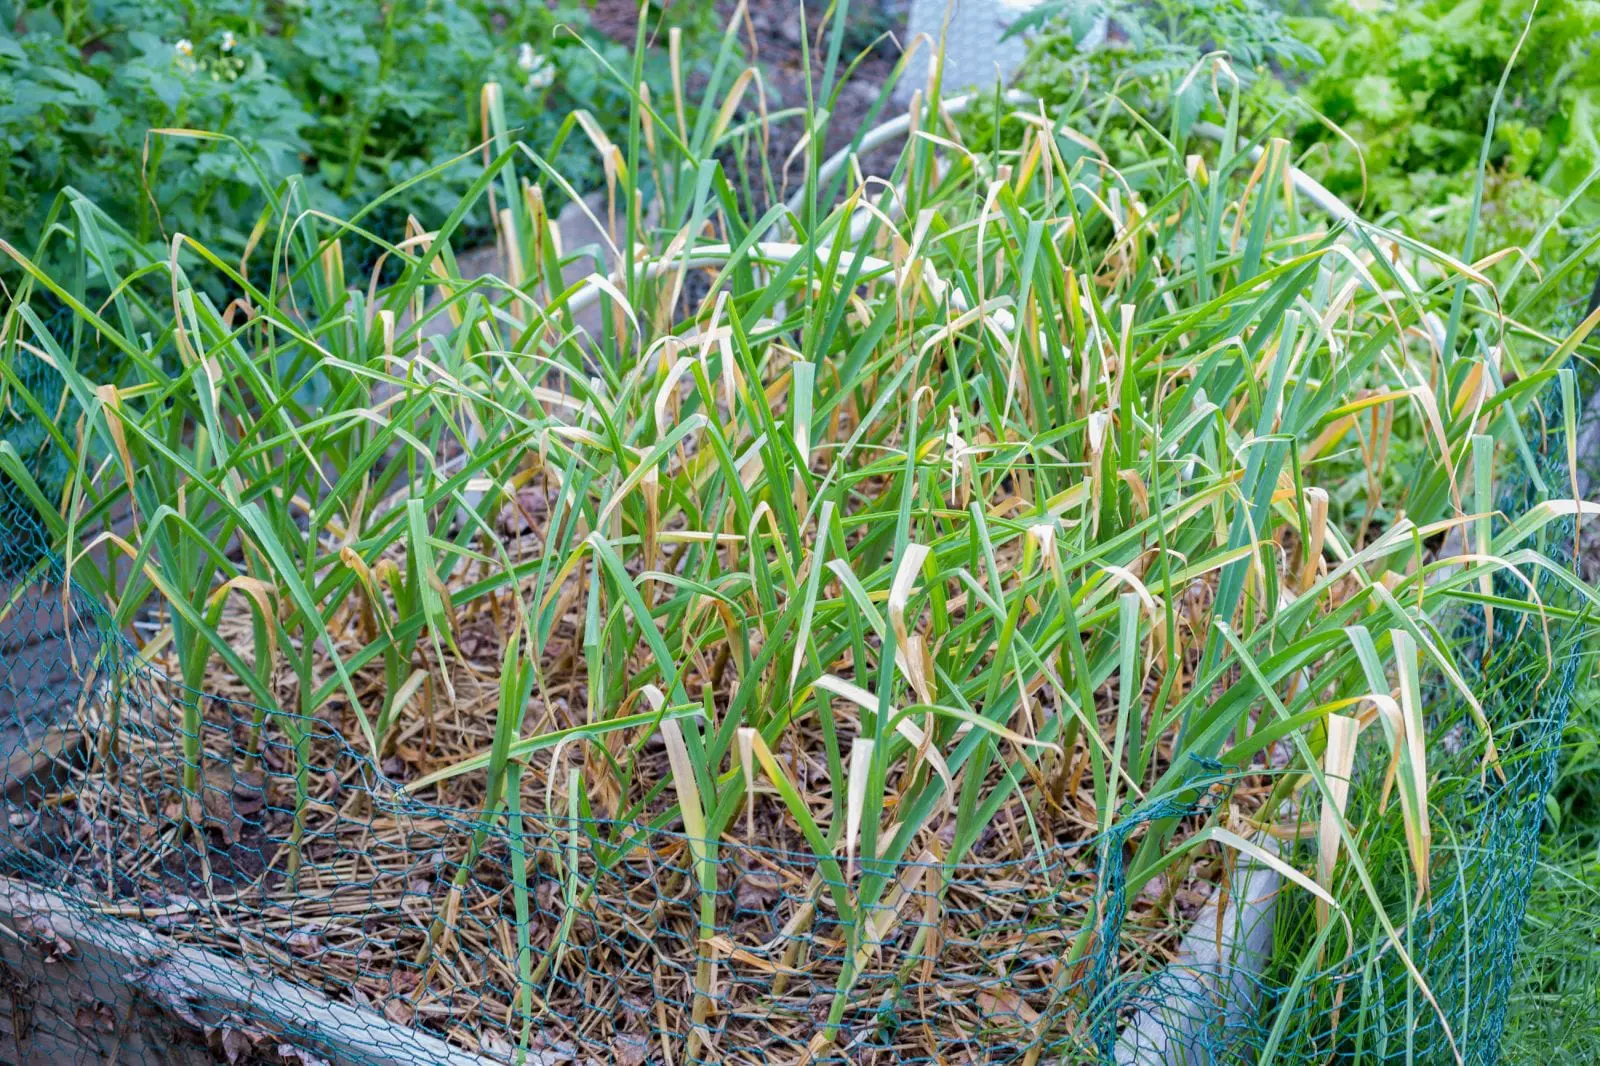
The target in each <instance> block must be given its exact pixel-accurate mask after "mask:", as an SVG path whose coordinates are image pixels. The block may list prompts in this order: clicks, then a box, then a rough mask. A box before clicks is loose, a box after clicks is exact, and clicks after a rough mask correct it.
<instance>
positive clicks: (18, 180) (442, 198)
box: [0, 0, 709, 261]
mask: <svg viewBox="0 0 1600 1066" xmlns="http://www.w3.org/2000/svg"><path fill="white" fill-rule="evenodd" d="M708 10H709V5H706V4H698V3H688V4H682V5H675V6H674V9H673V11H672V13H671V15H670V17H667V16H666V15H664V13H663V12H660V11H656V12H654V14H653V16H652V17H653V21H652V23H651V25H652V26H654V27H656V28H658V29H661V30H662V31H663V32H664V27H665V25H680V26H681V25H683V24H685V23H687V24H689V25H691V26H694V25H698V22H697V21H696V20H697V19H699V18H700V17H701V16H702V15H703V14H704V13H705V12H706V11H708ZM587 17H588V16H587V11H586V9H585V8H584V7H583V6H581V5H580V4H578V3H575V2H570V0H569V2H564V3H562V4H558V5H555V6H546V5H543V4H531V5H530V4H513V3H502V2H498V0H428V2H423V0H400V2H397V3H392V4H382V5H379V4H375V3H371V2H368V0H316V2H315V3H305V2H301V3H286V4H281V5H263V4H261V3H259V2H257V0H229V2H225V3H218V4H204V5H192V4H180V3H176V2H170V0H108V2H105V3H95V4H79V3H73V2H63V3H54V4H48V5H43V6H35V5H17V6H13V5H12V4H11V3H9V2H5V3H0V148H3V149H4V153H3V155H4V158H3V159H0V216H3V217H5V218H6V219H7V220H8V224H9V228H8V234H9V235H10V236H11V237H13V238H19V237H24V238H25V239H29V240H31V239H36V238H37V235H38V231H39V228H40V227H41V226H42V225H43V224H44V222H45V218H46V214H47V211H48V209H49V206H50V204H51V202H52V200H53V198H54V196H55V194H56V193H57V191H58V190H60V189H62V188H64V187H68V186H70V187H72V188H74V189H76V190H78V191H79V192H81V193H83V194H84V195H85V196H86V197H88V198H89V199H91V200H93V201H94V202H95V203H96V204H98V205H99V206H100V207H101V208H102V210H104V211H105V212H107V214H109V215H110V216H111V217H112V218H114V219H115V220H116V221H117V222H118V223H119V224H120V225H122V226H124V227H126V228H127V229H128V231H129V232H130V233H132V234H133V235H134V236H135V237H136V238H137V239H138V240H139V241H140V242H142V243H148V244H151V245H152V246H153V245H155V244H160V243H163V242H164V241H165V240H166V239H167V238H169V237H170V236H171V235H172V234H174V233H188V234H196V233H205V234H207V235H208V239H209V241H210V242H211V243H212V244H213V245H214V246H215V247H216V248H217V250H218V251H219V252H225V253H226V254H227V256H228V258H229V259H231V260H234V261H237V259H238V257H239V254H240V253H241V252H242V251H243V250H244V249H245V247H246V246H247V245H248V244H249V242H250V237H251V234H252V232H253V231H254V230H255V228H256V226H257V224H258V221H259V220H260V215H261V212H262V211H263V209H264V208H265V207H266V206H267V203H268V201H267V199H266V198H264V197H263V196H262V194H261V190H260V181H259V176H258V174H257V173H256V172H255V171H254V169H253V167H252V165H251V160H253V161H254V163H255V165H257V166H259V167H260V168H261V170H262V171H264V172H265V173H266V174H267V175H268V176H269V178H271V179H274V180H276V179H281V178H283V177H287V176H289V175H291V174H293V175H300V176H301V177H302V178H303V185H302V203H301V206H302V208H314V209H316V210H320V211H324V212H327V213H329V214H332V215H336V216H341V217H348V216H349V215H352V214H354V213H355V212H356V211H357V210H359V209H361V208H363V207H365V206H366V205H367V204H368V203H369V202H370V201H371V200H373V199H374V198H376V197H377V196H378V195H379V194H380V193H383V192H385V191H387V190H390V189H392V188H394V187H395V186H397V185H401V184H402V183H404V182H405V181H406V180H407V179H410V178H413V177H415V176H417V175H419V174H421V173H423V172H424V171H426V170H428V169H429V168H430V167H432V166H435V165H436V164H439V163H441V162H444V161H446V160H449V159H451V158H453V157H456V156H459V155H462V154H464V153H466V152H467V151H468V150H469V149H470V148H472V147H473V146H474V145H476V144H478V143H479V142H480V141H481V139H482V137H483V136H484V134H483V124H482V121H481V115H480V114H479V111H478V107H477V92H478V88H479V86H480V85H482V83H483V82H484V81H486V80H498V81H500V82H501V83H502V84H504V85H505V86H506V87H507V91H506V96H505V108H506V115H507V119H508V121H509V122H510V124H511V125H512V126H513V127H514V128H516V129H517V130H518V131H519V133H520V134H521V135H522V136H525V137H527V138H529V139H530V140H532V141H534V142H536V143H542V144H548V143H551V141H552V140H553V139H554V137H555V135H556V132H557V127H558V126H559V125H560V122H561V119H562V118H563V117H564V116H565V115H566V114H567V113H568V112H570V111H572V110H574V109H577V108H583V109H586V110H588V111H589V112H590V113H592V114H593V115H594V116H595V117H596V120H597V121H598V122H600V123H601V124H603V125H607V126H610V125H614V124H615V123H616V122H617V121H618V120H619V119H620V117H621V116H622V115H623V114H624V113H625V111H626V109H627V106H628V94H627V92H626V91H625V90H624V89H623V88H622V87H620V86H619V85H617V83H616V82H615V81H614V80H613V79H611V78H610V77H608V76H607V75H606V67H607V65H608V64H611V65H623V66H625V65H626V63H627V56H628V49H627V47H626V46H625V45H620V44H617V43H615V42H611V41H608V40H606V39H605V38H603V37H600V36H599V35H596V34H592V33H586V32H585V27H586V23H587ZM663 19H665V20H666V21H665V22H663ZM580 34H581V35H582V37H581V38H580V36H579V35H580ZM686 52H687V53H688V55H687V59H686V62H692V61H693V60H694V57H695V56H696V55H697V52H696V50H695V48H694V45H693V43H692V39H691V43H690V45H689V47H688V48H687V49H686ZM643 73H644V76H645V78H646V80H647V81H648V82H649V83H650V84H651V85H652V87H653V89H654V90H655V91H656V92H657V93H658V95H662V94H664V93H665V92H666V90H667V82H668V70H667V62H666V60H665V58H655V59H652V61H651V62H650V63H648V64H647V65H646V68H645V70H644V72H643ZM162 129H197V130H204V131H207V132H208V133H216V134H226V135H227V136H229V137H231V138H233V141H234V142H236V145H237V146H236V145H235V144H234V143H225V142H221V141H217V140H213V139H197V138H194V137H186V136H180V135H171V134H162V133H159V132H157V133H151V131H152V130H157V131H159V130H162ZM238 146H242V147H243V149H244V150H245V153H247V154H241V152H240V151H239V147H238ZM555 161H556V162H558V163H559V164H560V167H561V171H562V173H563V174H564V175H565V176H566V178H567V180H568V182H569V183H570V184H572V185H573V186H575V187H576V188H578V189H579V190H583V191H587V190H589V189H592V188H595V187H597V186H599V185H600V184H602V180H603V170H602V167H601V162H600V159H599V157H598V155H597V154H596V153H595V152H594V150H593V148H592V146H591V145H589V144H588V143H587V142H586V141H583V140H582V139H581V138H578V139H572V140H570V141H568V142H567V143H566V146H565V150H563V151H561V152H560V153H558V154H557V156H556V157H555ZM481 169H482V161H481V159H479V158H478V157H475V156H469V157H467V158H465V159H463V160H462V161H461V162H460V163H459V164H457V165H456V166H455V167H454V168H453V169H452V170H451V171H450V172H449V173H448V174H446V175H444V176H440V177H435V178H432V179H430V180H429V181H427V182H422V183H418V184H414V185H410V186H408V187H407V188H405V189H404V190H402V191H400V192H399V193H398V194H397V195H395V196H394V197H393V198H391V199H390V200H388V201H387V202H386V203H385V205H384V207H383V209H382V214H383V218H384V219H385V220H386V221H388V222H389V223H391V224H398V223H400V222H403V220H404V219H405V217H406V215H407V214H415V215H416V216H417V217H418V218H419V219H422V220H424V221H425V223H426V224H428V225H430V226H431V225H434V224H436V223H438V222H440V221H442V220H443V219H444V218H446V217H448V215H449V213H450V209H451V208H452V207H453V206H454V205H455V204H456V203H457V202H458V201H459V199H460V198H461V196H462V195H463V193H464V192H465V191H466V189H467V188H469V187H470V185H471V183H472V181H473V179H474V178H475V177H476V176H477V175H478V174H479V173H480V172H481ZM470 224H471V226H472V227H473V232H474V233H476V234H477V235H478V236H480V237H481V236H486V235H487V234H488V233H489V231H490V228H491V227H490V220H489V219H488V218H487V217H482V216H477V217H474V218H473V219H471V220H470Z"/></svg>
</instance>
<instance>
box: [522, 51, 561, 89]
mask: <svg viewBox="0 0 1600 1066" xmlns="http://www.w3.org/2000/svg"><path fill="white" fill-rule="evenodd" d="M555 80H556V68H555V67H553V66H551V65H550V61H549V60H547V59H545V58H544V57H543V56H540V57H538V59H536V60H535V61H534V64H533V69H532V70H531V71H530V72H529V74H528V91H529V92H530V93H534V92H539V91H540V90H541V89H548V88H550V86H551V85H553V84H555Z"/></svg>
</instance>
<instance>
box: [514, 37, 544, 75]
mask: <svg viewBox="0 0 1600 1066" xmlns="http://www.w3.org/2000/svg"><path fill="white" fill-rule="evenodd" d="M538 63H539V53H537V52H535V51H534V50H533V45H531V44H529V43H528V42H527V41H523V42H522V43H521V44H519V45H517V66H519V67H521V68H522V69H523V70H524V71H526V72H527V73H529V74H532V73H533V68H534V67H535V66H537V65H538Z"/></svg>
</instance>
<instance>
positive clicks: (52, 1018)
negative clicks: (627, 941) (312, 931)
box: [0, 877, 494, 1066]
mask: <svg viewBox="0 0 1600 1066" xmlns="http://www.w3.org/2000/svg"><path fill="white" fill-rule="evenodd" d="M0 963H3V968H4V974H0V977H3V978H4V982H5V983H4V986H0V987H3V988H4V990H6V991H10V993H11V1008H10V1010H9V1011H8V1010H7V1009H6V1004H5V1002H4V1000H3V999H0V1062H4V1063H18V1064H23V1063H26V1064H28V1066H32V1064H34V1063H40V1064H43V1063H85V1064H89V1063H108V1064H109V1063H116V1064H119V1066H132V1064H144V1063H151V1064H153V1063H172V1064H174V1066H194V1064H199V1063H212V1062H216V1061H218V1058H217V1057H216V1055H215V1054H214V1053H213V1052H212V1051H211V1050H208V1046H207V1038H206V1035H205V1033H206V1030H208V1029H209V1030H212V1031H213V1034H218V1033H221V1032H222V1031H223V1030H228V1029H232V1030H235V1031H236V1032H238V1033H239V1037H238V1039H237V1040H236V1041H235V1044H236V1046H238V1047H240V1048H241V1049H242V1054H243V1056H244V1057H241V1058H240V1060H239V1061H240V1062H241V1063H244V1062H250V1061H262V1059H258V1058H256V1057H255V1055H254V1054H253V1050H254V1049H255V1048H259V1049H260V1050H261V1051H262V1052H264V1053H267V1054H270V1056H271V1057H270V1058H267V1059H265V1061H283V1060H282V1058H281V1057H279V1056H278V1054H277V1050H278V1047H279V1045H280V1044H287V1045H290V1046H292V1047H294V1048H298V1049H302V1050H303V1051H306V1052H309V1053H311V1054H312V1055H315V1056H318V1057H320V1058H323V1059H326V1060H327V1061H328V1062H330V1063H335V1064H340V1063H352V1064H356V1063H359V1064H361V1066H415V1064H419V1063H427V1064H438V1066H494V1064H493V1063H492V1060H489V1059H486V1058H483V1057H481V1056H479V1055H475V1054H471V1053H469V1052H465V1051H462V1050H459V1049H458V1048H455V1047H453V1046H452V1045H450V1044H448V1043H446V1042H445V1041H443V1040H441V1039H439V1038H438V1037H436V1036H433V1035H431V1034H428V1033H422V1032H418V1031H416V1030H413V1029H408V1028H405V1027H404V1026H400V1025H397V1024H395V1023H394V1022H391V1021H389V1020H388V1019H387V1018H385V1017H384V1016H382V1015H381V1014H378V1013H377V1012H375V1011H371V1010H367V1009H365V1008H362V1007H356V1006H351V1005H348V1004H343V1003H337V1002H335V1001H333V1000H331V999H329V998H328V997H326V996H323V995H321V994H320V993H317V992H315V991H312V990H310V989H307V988H302V987H300V986H298V985H295V984H291V983H290V982H288V981H285V980H283V979H281V978H277V977H273V976H270V975H267V974H262V973H257V972H255V971H253V970H251V969H249V968H247V967H245V966H244V965H241V964H240V963H238V962H235V961H233V960H231V959H227V958H224V957H222V956H221V955H218V954H216V953H215V952H210V951H206V950H203V949H201V948H197V947H192V946H189V945H183V944H179V943H177V942H175V941H173V940H171V939H169V938H167V937H165V936H162V935H161V934H159V933H157V932H155V931H153V930H151V929H149V928H146V927H145V926H143V925H140V924H138V923H137V922H133V921H127V920H123V919H120V918H113V917H108V916H105V915H101V914H97V913H95V912H94V911H92V910H89V909H87V908H86V907H84V906H83V905H81V904H78V905H74V904H73V902H72V901H71V900H69V899H68V898H67V897H66V896H64V895H62V894H61V893H58V892H55V891H53V890H51V889H47V888H43V887H41V886H38V885H33V884H29V883H27V882H25V881H19V880H15V879H11V878H3V877H0ZM246 1031H249V1032H250V1033H251V1034H253V1035H249V1036H246V1035H244V1034H245V1032H246ZM212 1040H213V1041H216V1040H217V1037H216V1036H215V1035H213V1037H212ZM223 1061H225V1060H223ZM313 1061H314V1060H313Z"/></svg>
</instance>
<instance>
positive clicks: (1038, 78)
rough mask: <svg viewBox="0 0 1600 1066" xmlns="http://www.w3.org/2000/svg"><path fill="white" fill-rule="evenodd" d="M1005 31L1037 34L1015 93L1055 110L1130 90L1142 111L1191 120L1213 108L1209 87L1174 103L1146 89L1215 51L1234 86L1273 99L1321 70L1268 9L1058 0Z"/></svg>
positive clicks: (1202, 2)
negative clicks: (1078, 97)
mask: <svg viewBox="0 0 1600 1066" xmlns="http://www.w3.org/2000/svg"><path fill="white" fill-rule="evenodd" d="M1008 32H1010V33H1014V34H1016V33H1032V35H1033V36H1032V39H1031V40H1030V42H1029V57H1028V62H1027V63H1026V64H1025V65H1024V66H1023V69H1022V72H1021V77H1020V79H1019V87H1020V88H1022V89H1023V90H1025V91H1027V92H1029V93H1030V94H1032V95H1034V96H1037V97H1040V98H1041V99H1046V100H1050V101H1052V102H1055V101H1059V100H1062V99H1065V98H1066V97H1067V96H1068V95H1069V94H1071V93H1073V92H1077V91H1082V89H1083V88H1084V87H1088V88H1089V90H1090V91H1091V92H1094V93H1105V92H1119V91H1131V92H1134V93H1136V94H1138V100H1137V106H1139V107H1140V109H1141V110H1144V111H1151V110H1154V109H1159V108H1163V107H1165V106H1167V105H1168V104H1169V103H1170V104H1171V105H1172V106H1174V107H1176V108H1177V109H1178V110H1179V111H1181V112H1182V113H1183V114H1184V115H1185V116H1186V117H1187V118H1190V119H1193V118H1194V117H1195V115H1197V114H1198V113H1199V111H1200V110H1201V109H1203V108H1205V107H1206V106H1207V105H1208V104H1209V103H1210V102H1211V101H1213V100H1214V96H1213V95H1212V93H1211V91H1210V87H1209V86H1207V85H1206V84H1204V83H1203V82H1195V83H1192V84H1189V85H1185V86H1183V88H1182V90H1181V91H1179V92H1177V93H1175V94H1172V95H1171V97H1170V100H1169V99H1167V98H1165V97H1166V96H1167V94H1166V93H1164V92H1159V91H1158V92H1155V93H1153V94H1149V95H1145V94H1143V93H1141V92H1140V90H1141V89H1142V88H1145V87H1148V86H1150V85H1154V84H1161V83H1163V82H1164V81H1165V79H1166V78H1168V77H1173V76H1175V77H1176V78H1178V79H1182V78H1183V76H1184V75H1185V74H1187V73H1189V71H1191V70H1192V69H1194V66H1195V64H1196V63H1197V62H1199V60H1200V58H1201V57H1202V56H1204V55H1206V54H1208V53H1212V52H1222V53H1226V54H1227V55H1228V56H1230V57H1231V61H1232V70H1233V76H1234V77H1236V78H1238V79H1239V80H1240V81H1241V82H1242V83H1243V84H1245V85H1247V86H1251V87H1256V86H1260V88H1261V90H1262V91H1263V92H1266V93H1269V94H1270V93H1271V92H1273V91H1274V90H1275V89H1276V83H1275V81H1274V78H1275V77H1284V76H1290V75H1294V74H1296V73H1299V72H1301V71H1304V70H1306V69H1308V68H1310V67H1313V66H1315V65H1316V64H1317V63H1318V62H1320V57H1319V56H1318V55H1317V52H1316V50H1315V49H1313V48H1312V47H1310V46H1309V45H1307V44H1306V43H1304V42H1303V41H1302V40H1301V39H1300V37H1299V36H1297V35H1296V34H1295V33H1294V32H1293V31H1292V30H1291V29H1290V24H1289V21H1288V19H1287V18H1285V16H1284V14H1283V13H1282V11H1280V10H1279V8H1278V6H1276V5H1275V4H1273V3H1270V2H1268V0H1194V2H1190V0H1094V2H1092V3H1070V2H1062V0H1052V2H1049V3H1044V4H1040V5H1039V6H1038V7H1036V8H1034V9H1033V10H1031V11H1030V12H1029V13H1028V14H1027V15H1025V16H1023V17H1022V18H1019V19H1017V20H1016V22H1015V23H1014V24H1013V25H1012V26H1011V28H1010V30H1009V31H1008ZM1264 76H1265V77H1264Z"/></svg>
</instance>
